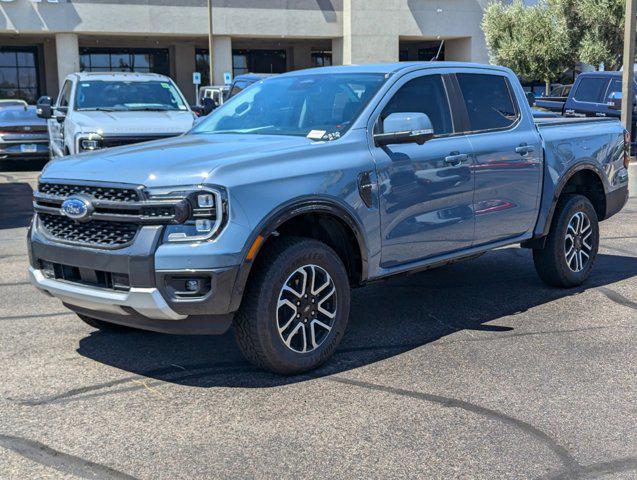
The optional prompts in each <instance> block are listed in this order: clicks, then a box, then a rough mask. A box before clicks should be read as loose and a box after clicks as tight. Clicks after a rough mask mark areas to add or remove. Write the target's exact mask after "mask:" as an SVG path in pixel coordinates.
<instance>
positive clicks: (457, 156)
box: [445, 152, 469, 167]
mask: <svg viewBox="0 0 637 480" xmlns="http://www.w3.org/2000/svg"><path fill="white" fill-rule="evenodd" d="M468 158H469V155H467V154H466V153H455V152H454V153H452V154H451V155H449V156H448V157H445V163H447V164H449V165H451V166H454V167H456V166H458V165H460V164H461V163H462V162H464V161H466V160H467V159H468Z"/></svg>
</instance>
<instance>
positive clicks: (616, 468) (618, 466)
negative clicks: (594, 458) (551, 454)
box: [544, 457, 637, 480]
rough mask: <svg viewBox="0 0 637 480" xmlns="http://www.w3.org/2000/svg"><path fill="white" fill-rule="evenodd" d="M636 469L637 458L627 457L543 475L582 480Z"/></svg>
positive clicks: (556, 479)
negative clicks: (574, 469)
mask: <svg viewBox="0 0 637 480" xmlns="http://www.w3.org/2000/svg"><path fill="white" fill-rule="evenodd" d="M633 470H637V458H635V457H628V458H620V459H617V460H610V461H606V462H598V463H593V464H591V465H585V466H583V467H580V468H579V469H578V470H577V471H575V472H573V471H569V470H567V471H564V472H559V473H557V474H555V475H549V476H547V477H544V478H545V479H547V480H584V479H594V478H599V477H602V476H605V475H613V474H616V473H623V472H630V471H633Z"/></svg>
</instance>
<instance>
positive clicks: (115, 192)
mask: <svg viewBox="0 0 637 480" xmlns="http://www.w3.org/2000/svg"><path fill="white" fill-rule="evenodd" d="M87 183H88V182H87ZM69 197H74V198H79V199H82V200H83V201H84V202H85V203H87V205H88V212H87V214H86V217H85V218H82V219H80V220H78V219H72V218H70V217H68V216H66V214H65V211H64V208H63V205H64V202H65V201H66V200H67V199H68V198H69ZM33 206H34V209H35V212H36V214H37V215H38V218H39V219H40V222H39V225H40V227H39V228H40V229H41V230H43V233H44V234H46V235H47V236H48V237H50V238H51V239H53V240H59V241H62V242H65V243H73V244H77V245H80V246H87V247H92V248H106V249H109V248H112V249H115V248H124V247H126V246H128V245H130V244H131V243H133V240H134V239H135V236H136V235H137V232H138V231H139V230H141V229H142V228H143V226H144V225H154V226H158V225H175V224H180V223H183V222H185V221H186V220H187V219H188V218H190V215H191V213H193V212H194V214H195V215H196V213H197V209H194V210H193V207H192V206H191V204H190V202H189V201H188V199H187V198H186V197H184V196H180V195H176V196H167V197H164V198H159V199H157V198H149V197H148V195H147V193H146V191H145V190H144V187H143V186H142V185H140V186H135V185H129V184H97V183H89V184H88V185H87V184H83V185H82V184H77V183H75V182H71V183H62V182H53V183H49V182H46V181H43V182H41V183H40V185H39V186H38V191H37V192H35V193H34V195H33Z"/></svg>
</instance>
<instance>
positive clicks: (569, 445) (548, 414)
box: [0, 166, 637, 479]
mask: <svg viewBox="0 0 637 480" xmlns="http://www.w3.org/2000/svg"><path fill="white" fill-rule="evenodd" d="M631 175H632V182H633V184H632V186H631V190H632V191H633V192H637V181H635V180H636V179H637V166H633V167H632V171H631ZM36 177H37V172H35V171H28V170H26V171H15V172H14V171H0V272H1V274H2V276H1V278H0V327H1V328H0V478H1V479H26V478H54V479H58V478H99V479H101V478H104V479H124V478H128V479H129V478H138V479H203V478H392V477H406V478H434V479H450V478H462V479H469V478H471V479H474V478H484V479H496V478H498V479H499V478H502V479H515V478H520V479H526V478H546V479H569V478H573V479H583V478H604V479H634V478H637V348H636V347H635V345H636V343H637V335H636V330H635V328H636V326H637V198H635V197H632V198H631V200H630V201H629V204H628V205H627V206H626V207H625V209H624V210H623V212H622V213H621V214H619V215H617V216H616V217H614V218H612V219H611V220H609V221H608V222H604V223H603V224H602V227H601V236H602V248H601V252H600V253H601V255H600V257H599V259H598V263H597V266H596V268H595V271H594V274H593V276H592V278H591V279H590V281H589V282H588V283H587V284H586V285H585V286H584V287H582V288H577V289H572V290H555V289H551V288H548V287H546V286H544V285H543V284H542V283H540V281H539V279H538V278H537V276H536V275H535V271H534V269H533V264H532V260H531V254H530V252H529V251H527V250H522V249H519V248H508V249H502V250H498V251H496V252H491V253H488V254H486V255H484V256H482V257H481V258H479V259H476V260H473V261H470V262H467V263H464V264H457V265H454V266H449V267H444V268H442V269H439V270H435V271H431V272H426V273H421V274H417V275H412V276H408V277H403V278H400V279H396V280H392V281H389V282H386V283H383V284H378V285H373V286H369V287H366V288H362V289H358V290H356V291H355V292H354V294H353V297H352V301H353V305H352V311H351V319H350V327H349V331H348V333H347V335H346V337H345V339H344V341H343V343H342V345H341V346H340V348H339V350H338V352H337V354H336V355H335V357H334V359H333V360H332V361H330V362H329V363H328V364H327V365H325V366H324V367H323V368H321V369H320V370H318V371H316V372H314V373H313V374H312V375H306V376H300V377H291V378H282V377H277V376H274V375H271V374H268V373H264V372H262V371H259V370H256V369H254V368H253V367H251V366H250V365H249V364H247V363H246V362H245V361H244V360H242V358H241V355H240V353H239V351H238V348H237V347H236V345H235V343H234V338H233V336H232V334H231V333H228V334H226V335H224V336H222V337H175V336H168V335H162V334H154V333H145V332H132V333H125V334H106V333H100V332H98V331H95V330H93V329H91V328H90V327H88V326H87V325H85V324H84V323H82V322H81V321H79V320H78V319H77V318H76V317H75V316H74V315H73V314H70V313H68V312H67V311H65V309H64V308H63V307H62V305H61V303H60V302H59V301H58V300H55V299H52V298H48V297H46V296H44V295H42V294H40V293H38V292H37V291H36V290H35V289H34V288H33V287H31V286H30V285H29V284H28V283H27V281H26V273H25V272H26V268H27V257H26V249H25V231H26V225H27V224H28V221H29V217H30V195H31V190H32V188H33V187H34V186H35V182H36Z"/></svg>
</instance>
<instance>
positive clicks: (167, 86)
mask: <svg viewBox="0 0 637 480" xmlns="http://www.w3.org/2000/svg"><path fill="white" fill-rule="evenodd" d="M161 86H162V87H164V88H170V85H168V84H167V83H166V82H161Z"/></svg>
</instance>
